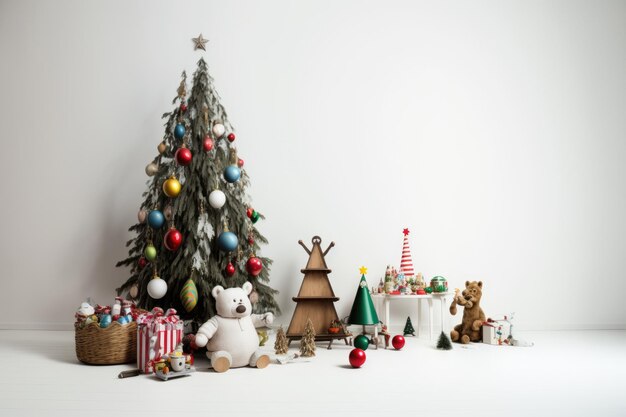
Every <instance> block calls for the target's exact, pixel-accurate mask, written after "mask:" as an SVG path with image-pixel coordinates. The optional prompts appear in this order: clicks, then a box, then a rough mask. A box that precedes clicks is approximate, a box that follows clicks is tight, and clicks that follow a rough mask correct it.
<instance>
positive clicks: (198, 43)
mask: <svg viewBox="0 0 626 417" xmlns="http://www.w3.org/2000/svg"><path fill="white" fill-rule="evenodd" d="M191 40H192V41H194V43H195V44H196V45H195V47H194V48H193V50H194V51H195V50H197V49H202V50H203V51H206V48H205V47H204V45H206V43H207V42H208V41H209V40H208V39H204V38H203V37H202V33H201V34H200V35H199V36H198V37H197V38H191Z"/></svg>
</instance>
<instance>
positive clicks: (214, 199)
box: [209, 190, 226, 209]
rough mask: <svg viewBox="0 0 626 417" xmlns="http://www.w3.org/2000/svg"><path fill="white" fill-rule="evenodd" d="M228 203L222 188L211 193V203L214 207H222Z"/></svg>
mask: <svg viewBox="0 0 626 417" xmlns="http://www.w3.org/2000/svg"><path fill="white" fill-rule="evenodd" d="M224 204H226V194H224V193H223V192H222V191H221V190H213V191H211V194H209V205H210V206H211V207H213V208H214V209H220V208H222V207H223V206H224Z"/></svg>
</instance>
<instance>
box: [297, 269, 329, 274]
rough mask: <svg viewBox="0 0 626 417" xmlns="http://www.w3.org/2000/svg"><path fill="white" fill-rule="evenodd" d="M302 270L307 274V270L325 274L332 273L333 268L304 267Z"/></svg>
mask: <svg viewBox="0 0 626 417" xmlns="http://www.w3.org/2000/svg"><path fill="white" fill-rule="evenodd" d="M300 272H302V273H303V274H306V273H307V272H323V273H325V274H330V273H331V272H333V271H332V269H328V268H304V269H301V270H300Z"/></svg>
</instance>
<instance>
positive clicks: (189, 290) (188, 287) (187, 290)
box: [180, 278, 198, 312]
mask: <svg viewBox="0 0 626 417" xmlns="http://www.w3.org/2000/svg"><path fill="white" fill-rule="evenodd" d="M180 302H181V303H183V307H185V310H187V312H190V311H191V310H193V309H194V308H195V307H196V304H197V303H198V289H197V288H196V284H195V283H194V282H193V280H192V279H191V278H189V279H188V280H187V282H185V285H183V289H182V290H180Z"/></svg>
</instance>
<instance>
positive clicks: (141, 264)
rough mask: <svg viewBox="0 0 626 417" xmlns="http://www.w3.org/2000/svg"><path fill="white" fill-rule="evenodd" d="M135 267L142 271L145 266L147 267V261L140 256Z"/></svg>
mask: <svg viewBox="0 0 626 417" xmlns="http://www.w3.org/2000/svg"><path fill="white" fill-rule="evenodd" d="M137 265H138V266H139V269H144V268H145V267H146V265H148V260H147V259H146V258H144V257H143V256H142V257H141V258H139V260H138V261H137Z"/></svg>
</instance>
